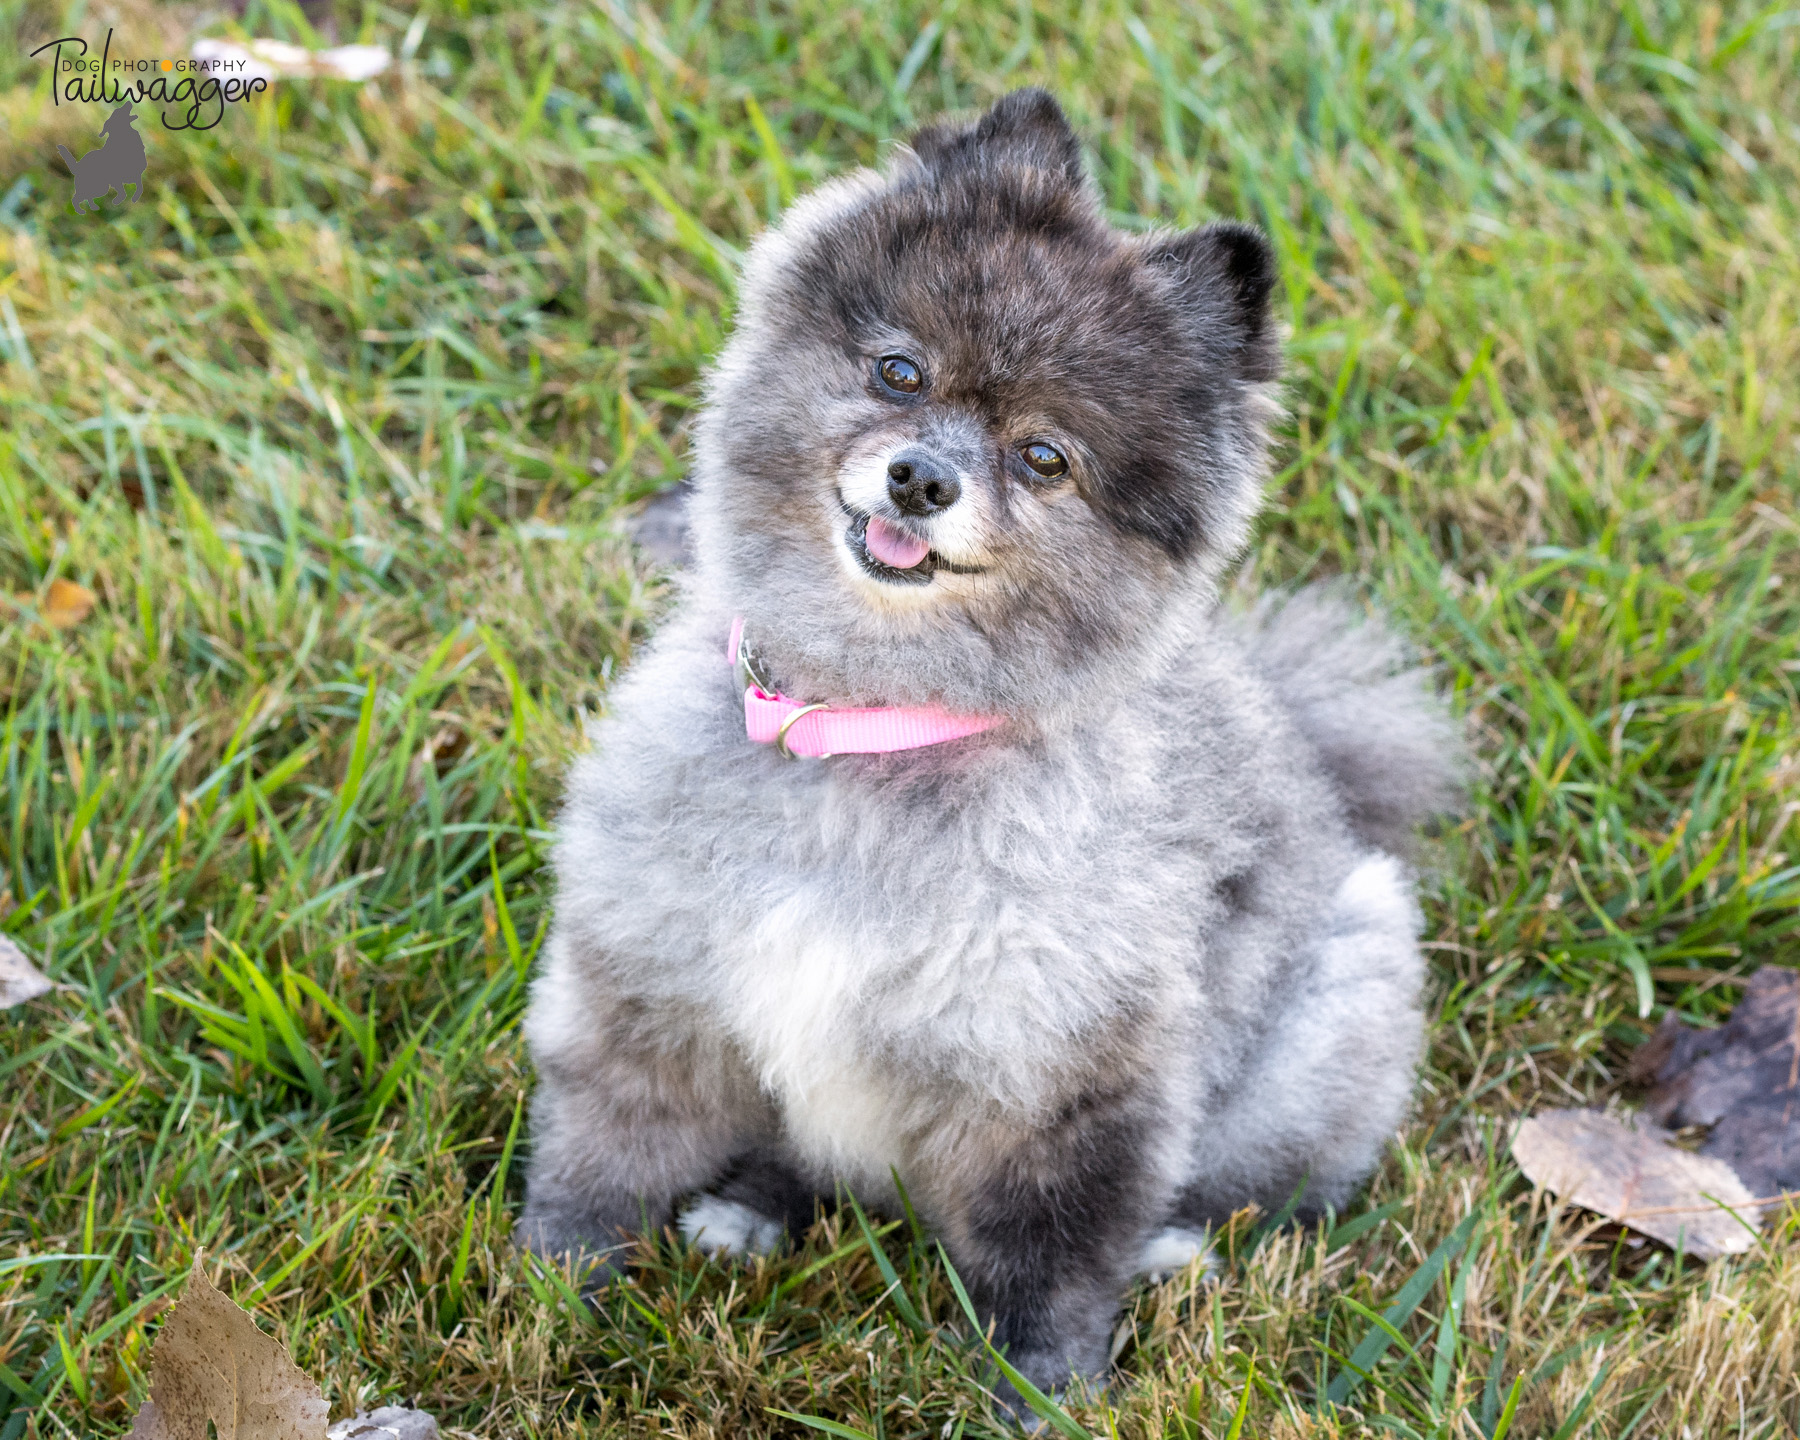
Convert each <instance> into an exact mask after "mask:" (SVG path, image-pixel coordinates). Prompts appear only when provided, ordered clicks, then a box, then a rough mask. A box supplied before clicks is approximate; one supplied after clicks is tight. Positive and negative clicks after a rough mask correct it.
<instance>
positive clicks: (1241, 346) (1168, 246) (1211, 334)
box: [1145, 220, 1281, 384]
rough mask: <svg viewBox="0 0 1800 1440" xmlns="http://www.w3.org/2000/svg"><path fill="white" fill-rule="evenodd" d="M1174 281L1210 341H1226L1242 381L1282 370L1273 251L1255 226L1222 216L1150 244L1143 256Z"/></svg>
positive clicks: (1202, 335) (1203, 337)
mask: <svg viewBox="0 0 1800 1440" xmlns="http://www.w3.org/2000/svg"><path fill="white" fill-rule="evenodd" d="M1145 258H1146V259H1147V260H1148V261H1149V263H1150V264H1151V265H1152V266H1154V267H1155V268H1156V269H1158V270H1161V271H1163V272H1165V273H1166V274H1168V275H1169V276H1170V277H1171V278H1172V279H1173V280H1174V281H1175V284H1176V287H1177V291H1178V293H1179V295H1180V299H1181V302H1182V305H1183V307H1184V308H1185V309H1186V310H1187V311H1188V313H1189V314H1190V316H1191V317H1192V319H1193V321H1194V323H1195V325H1196V327H1197V329H1198V330H1199V332H1200V335H1199V338H1200V339H1201V340H1202V341H1203V342H1206V343H1209V344H1219V343H1223V345H1224V348H1225V349H1226V351H1227V352H1228V354H1229V355H1230V357H1231V362H1232V368H1233V370H1234V371H1235V372H1236V376H1237V378H1238V379H1239V380H1245V381H1249V382H1251V383H1253V384H1261V383H1263V382H1266V381H1269V380H1273V379H1275V378H1276V377H1277V376H1278V375H1280V373H1281V347H1280V345H1279V344H1278V342H1277V339H1276V335H1275V325H1274V322H1273V320H1272V319H1271V318H1270V315H1269V292H1270V291H1271V290H1273V289H1274V288H1275V278H1276V269H1275V253H1274V251H1272V250H1271V249H1270V248H1269V241H1268V238H1267V237H1266V236H1265V235H1264V234H1263V232H1262V231H1260V230H1258V229H1257V228H1256V227H1255V226H1254V225H1240V224H1237V223H1236V222H1234V221H1228V220H1222V221H1217V222H1215V223H1214V224H1211V225H1205V226H1202V227H1201V228H1200V229H1198V230H1189V231H1187V232H1186V233H1185V234H1181V235H1175V236H1172V237H1169V238H1166V239H1165V238H1158V239H1156V240H1154V241H1152V242H1151V243H1150V246H1149V249H1148V252H1147V254H1146V257H1145Z"/></svg>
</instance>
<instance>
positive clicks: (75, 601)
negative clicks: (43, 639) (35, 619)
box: [38, 580, 95, 630]
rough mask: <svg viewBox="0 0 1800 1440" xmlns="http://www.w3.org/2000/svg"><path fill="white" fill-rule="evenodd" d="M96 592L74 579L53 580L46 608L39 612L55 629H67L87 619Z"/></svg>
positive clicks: (45, 604) (46, 622)
mask: <svg viewBox="0 0 1800 1440" xmlns="http://www.w3.org/2000/svg"><path fill="white" fill-rule="evenodd" d="M94 598H95V597H94V592H93V591H92V590H90V589H88V588H87V586H85V585H77V584H76V583H75V582H74V581H73V580H52V581H51V582H50V593H49V594H48V595H47V596H45V597H44V608H43V609H42V610H41V611H40V612H38V613H39V614H41V615H42V616H43V617H44V623H45V624H46V625H48V626H50V627H51V628H52V629H54V630H67V629H69V628H71V627H72V626H75V625H79V624H80V623H81V622H82V621H83V620H85V619H87V617H88V615H89V614H90V613H92V611H93V608H94Z"/></svg>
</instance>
